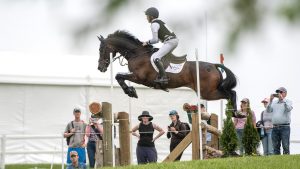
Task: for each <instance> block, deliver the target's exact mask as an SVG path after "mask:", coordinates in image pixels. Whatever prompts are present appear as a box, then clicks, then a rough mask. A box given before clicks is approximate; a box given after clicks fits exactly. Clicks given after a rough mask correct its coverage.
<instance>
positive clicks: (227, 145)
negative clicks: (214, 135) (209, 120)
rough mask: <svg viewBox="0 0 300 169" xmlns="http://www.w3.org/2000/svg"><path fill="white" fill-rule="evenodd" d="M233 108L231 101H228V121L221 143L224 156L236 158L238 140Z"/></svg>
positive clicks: (226, 121) (226, 120)
mask: <svg viewBox="0 0 300 169" xmlns="http://www.w3.org/2000/svg"><path fill="white" fill-rule="evenodd" d="M232 114H233V106H232V103H231V101H229V100H228V103H227V104H226V116H227V117H226V119H225V120H224V128H223V131H222V135H221V139H220V143H221V146H222V150H223V152H224V156H225V157H228V156H236V155H237V154H236V152H235V150H236V149H237V147H238V138H237V134H236V131H235V127H234V124H233V121H232V119H231V118H232Z"/></svg>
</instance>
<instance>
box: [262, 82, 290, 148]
mask: <svg viewBox="0 0 300 169" xmlns="http://www.w3.org/2000/svg"><path fill="white" fill-rule="evenodd" d="M275 92H276V94H271V96H270V104H269V105H268V107H267V112H270V113H272V115H273V116H272V123H273V130H272V142H273V149H274V154H280V146H281V144H282V148H283V154H290V123H291V111H292V109H293V106H292V102H291V101H290V100H288V99H286V95H287V90H286V89H285V88H284V87H280V88H278V89H277V90H276V91H275ZM274 97H277V98H278V99H276V100H273V99H274Z"/></svg>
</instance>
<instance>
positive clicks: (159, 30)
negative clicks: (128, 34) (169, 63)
mask: <svg viewBox="0 0 300 169" xmlns="http://www.w3.org/2000/svg"><path fill="white" fill-rule="evenodd" d="M145 14H146V16H147V20H148V22H149V23H151V31H152V39H150V40H149V41H146V42H143V46H146V45H149V44H155V43H158V42H159V40H160V41H161V42H163V45H162V47H161V48H160V49H159V50H158V51H157V52H155V53H153V54H152V56H151V59H153V61H154V63H155V65H156V66H157V68H158V70H159V76H158V77H157V79H156V80H154V81H155V82H157V83H161V84H167V83H168V80H169V79H168V77H167V75H166V72H165V69H164V66H163V63H162V61H161V58H162V57H163V56H165V55H167V54H168V53H170V52H172V51H173V50H174V49H175V48H176V47H177V45H178V39H177V37H176V35H175V34H174V32H173V31H171V30H170V29H169V28H167V26H166V25H165V23H164V22H163V21H161V20H160V19H158V15H159V12H158V10H157V9H156V8H154V7H151V8H148V9H147V10H146V11H145Z"/></svg>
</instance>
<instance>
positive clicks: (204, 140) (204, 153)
mask: <svg viewBox="0 0 300 169" xmlns="http://www.w3.org/2000/svg"><path fill="white" fill-rule="evenodd" d="M201 130H202V145H200V146H202V152H203V159H205V156H206V149H205V146H206V132H207V128H206V125H205V124H204V123H203V122H201Z"/></svg>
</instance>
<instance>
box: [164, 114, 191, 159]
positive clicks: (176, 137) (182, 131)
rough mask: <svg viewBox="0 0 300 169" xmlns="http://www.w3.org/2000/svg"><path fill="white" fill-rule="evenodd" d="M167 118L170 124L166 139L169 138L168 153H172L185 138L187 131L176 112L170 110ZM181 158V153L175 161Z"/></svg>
mask: <svg viewBox="0 0 300 169" xmlns="http://www.w3.org/2000/svg"><path fill="white" fill-rule="evenodd" d="M169 117H170V119H171V121H172V123H171V124H170V126H168V133H167V138H171V143H170V152H172V151H173V150H174V149H175V148H176V146H177V145H178V144H179V143H180V142H181V141H182V140H183V139H184V137H185V136H186V133H187V131H186V130H187V129H186V127H185V125H184V124H183V123H181V121H180V120H179V115H178V113H177V111H176V110H171V111H170V112H169ZM181 156H182V153H181V154H180V155H179V156H178V157H177V158H176V159H175V161H179V160H180V159H181Z"/></svg>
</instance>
